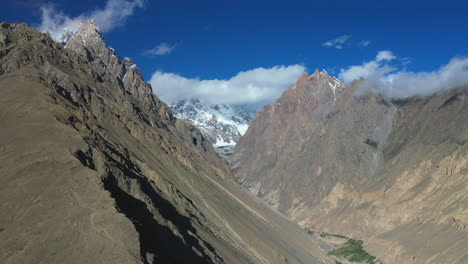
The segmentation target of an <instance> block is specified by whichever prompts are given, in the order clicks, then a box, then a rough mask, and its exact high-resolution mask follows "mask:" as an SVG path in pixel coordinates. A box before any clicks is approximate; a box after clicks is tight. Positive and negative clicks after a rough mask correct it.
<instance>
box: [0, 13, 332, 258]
mask: <svg viewBox="0 0 468 264" xmlns="http://www.w3.org/2000/svg"><path fill="white" fill-rule="evenodd" d="M0 91H1V94H2V96H1V97H0V127H1V129H0V210H1V212H2V214H0V234H1V237H2V239H1V240H0V262H1V263H255V264H256V263H333V262H332V261H331V259H330V258H329V257H328V256H327V255H326V254H325V252H324V251H322V250H321V249H320V248H319V246H317V245H316V244H315V242H314V241H313V240H312V238H311V236H309V235H308V234H306V233H305V232H304V231H303V230H302V229H301V228H299V227H298V226H296V225H294V224H291V223H290V222H288V221H287V220H285V219H284V218H283V217H282V216H281V215H279V214H277V213H275V212H274V211H272V210H270V209H269V208H268V207H267V206H265V205H263V204H262V203H260V202H258V201H257V200H256V199H255V198H254V197H253V196H251V195H250V194H249V193H247V192H245V191H244V190H242V189H241V188H240V187H238V186H237V185H236V183H234V182H233V181H232V176H231V175H230V174H229V172H228V170H227V169H226V168H225V167H224V166H225V165H224V163H223V162H221V161H220V160H219V159H218V157H217V156H216V154H215V152H214V151H213V147H212V146H211V144H210V143H209V142H207V141H205V139H204V138H203V136H202V135H201V134H200V132H199V131H198V130H197V129H195V128H193V127H192V126H190V125H188V124H186V123H185V122H183V121H179V120H177V119H176V118H174V117H173V115H172V113H171V111H170V109H169V108H168V107H167V105H166V104H164V103H163V102H161V101H160V100H159V99H158V98H157V97H156V96H154V95H153V94H152V93H151V89H150V87H149V85H148V84H146V83H145V82H144V81H143V79H142V76H141V73H140V72H139V70H138V68H137V67H136V66H135V65H134V64H133V62H131V60H130V59H124V60H121V59H120V58H119V57H117V55H116V54H115V53H114V52H113V51H112V49H110V48H109V47H108V46H107V45H106V44H105V43H104V42H103V41H102V38H101V36H100V34H99V32H98V31H97V30H96V29H95V27H94V25H92V24H91V23H88V24H86V25H84V26H83V27H82V29H81V30H80V31H79V32H77V33H76V34H75V35H74V36H72V37H71V38H69V39H68V40H67V42H66V43H65V44H64V45H62V44H58V43H56V42H54V41H52V40H51V39H50V38H49V37H48V36H46V35H44V34H41V33H39V32H38V31H36V30H34V29H31V28H29V27H27V26H26V25H23V24H19V25H18V24H8V23H3V22H0Z"/></svg>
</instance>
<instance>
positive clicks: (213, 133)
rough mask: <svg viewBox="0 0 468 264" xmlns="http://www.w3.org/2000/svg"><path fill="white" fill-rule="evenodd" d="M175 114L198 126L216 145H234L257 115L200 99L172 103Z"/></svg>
mask: <svg viewBox="0 0 468 264" xmlns="http://www.w3.org/2000/svg"><path fill="white" fill-rule="evenodd" d="M171 110H172V111H173V112H174V114H175V116H176V117H177V118H179V119H182V120H187V121H188V122H190V123H191V124H193V125H194V126H196V127H197V128H198V129H200V131H201V132H202V133H203V134H204V135H205V137H206V138H207V139H208V140H210V141H211V142H213V145H214V146H215V147H222V146H233V145H235V144H236V143H237V141H239V138H240V137H241V136H242V135H244V133H245V131H247V128H248V127H249V124H250V121H251V120H252V118H253V117H254V116H255V112H254V111H248V110H245V109H243V108H241V107H236V106H231V105H225V104H219V105H218V104H209V105H207V104H203V103H202V102H200V100H198V99H191V100H180V101H178V102H176V103H173V104H172V105H171Z"/></svg>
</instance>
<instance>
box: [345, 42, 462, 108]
mask: <svg viewBox="0 0 468 264" xmlns="http://www.w3.org/2000/svg"><path fill="white" fill-rule="evenodd" d="M394 60H397V61H401V62H400V64H402V65H404V62H405V58H402V59H400V58H397V57H396V56H395V55H393V54H392V53H391V52H390V51H381V52H379V53H378V54H377V56H376V58H375V60H373V61H370V62H365V63H363V64H362V65H356V66H350V67H348V68H347V69H341V72H340V75H339V76H340V78H342V79H343V80H344V81H345V82H347V83H350V82H352V81H353V80H357V79H360V78H361V77H362V78H364V79H365V80H364V82H362V83H361V84H360V86H359V88H358V90H357V95H358V96H359V95H364V94H367V93H376V94H381V95H382V96H384V97H387V98H394V99H404V98H410V97H414V96H429V95H432V94H434V93H437V92H440V91H445V90H450V89H454V88H457V87H460V86H463V85H468V58H453V59H452V60H450V62H449V63H448V64H446V65H443V66H441V67H440V68H439V69H437V70H434V71H432V72H409V71H406V70H404V69H400V68H398V67H397V66H395V65H389V63H390V62H391V61H394Z"/></svg>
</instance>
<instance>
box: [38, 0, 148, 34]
mask: <svg viewBox="0 0 468 264" xmlns="http://www.w3.org/2000/svg"><path fill="white" fill-rule="evenodd" d="M143 5H144V0H108V1H107V2H106V5H105V6H104V8H102V9H95V10H93V11H90V12H87V13H84V14H80V15H78V16H76V17H70V16H67V15H65V14H64V13H63V12H62V11H60V10H56V9H55V8H54V7H53V6H51V5H45V6H42V7H41V13H42V15H41V24H40V25H39V26H38V28H39V30H40V31H42V32H47V33H49V35H50V36H51V37H52V38H53V39H54V40H55V41H58V42H63V41H65V40H66V39H67V38H68V37H69V36H70V34H73V33H75V32H76V31H78V29H79V28H80V26H81V25H82V24H83V23H85V22H86V21H87V20H90V19H93V20H94V23H95V24H96V25H97V26H98V27H99V30H101V31H102V32H108V31H110V30H112V29H113V28H115V27H117V26H120V25H122V24H123V23H124V22H125V20H126V19H127V17H129V16H131V15H133V13H134V12H135V9H137V8H143Z"/></svg>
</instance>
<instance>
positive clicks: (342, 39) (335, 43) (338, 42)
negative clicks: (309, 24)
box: [322, 35, 351, 49]
mask: <svg viewBox="0 0 468 264" xmlns="http://www.w3.org/2000/svg"><path fill="white" fill-rule="evenodd" d="M350 38H351V35H342V36H339V37H337V38H336V39H332V40H329V41H327V42H325V43H323V44H322V45H323V46H325V47H334V48H336V49H342V48H343V45H344V44H345V43H346V42H348V40H349V39H350Z"/></svg>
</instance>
